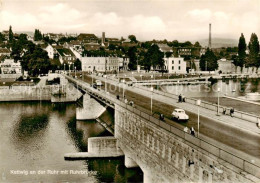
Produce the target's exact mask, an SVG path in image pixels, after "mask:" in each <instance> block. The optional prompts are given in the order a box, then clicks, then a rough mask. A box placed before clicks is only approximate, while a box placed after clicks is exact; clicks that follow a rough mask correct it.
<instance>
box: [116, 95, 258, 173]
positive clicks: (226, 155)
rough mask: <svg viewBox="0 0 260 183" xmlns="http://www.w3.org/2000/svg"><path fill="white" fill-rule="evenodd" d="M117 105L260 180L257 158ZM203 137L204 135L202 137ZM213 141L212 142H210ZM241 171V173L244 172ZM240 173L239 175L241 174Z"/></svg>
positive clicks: (147, 113)
mask: <svg viewBox="0 0 260 183" xmlns="http://www.w3.org/2000/svg"><path fill="white" fill-rule="evenodd" d="M116 104H117V105H119V106H121V107H123V108H125V109H127V110H129V111H131V112H133V113H135V114H136V115H137V116H139V117H141V118H144V119H146V120H148V121H150V122H152V123H153V124H155V125H157V126H159V127H161V128H163V129H165V130H167V131H168V132H171V133H172V134H174V135H176V136H177V137H180V138H182V139H184V140H185V141H186V142H187V144H189V145H190V146H191V147H193V148H195V149H197V148H200V149H202V150H204V151H206V152H209V153H211V154H213V155H215V156H216V157H217V158H219V159H221V160H223V161H225V162H228V163H230V164H232V165H233V166H235V167H238V168H240V169H241V170H242V171H244V172H247V173H249V174H252V175H254V176H256V177H258V178H260V174H259V171H260V160H259V159H256V158H255V157H253V156H251V155H248V154H246V153H244V152H241V151H239V150H236V149H234V148H232V147H229V146H226V145H224V144H222V143H219V142H217V141H215V142H214V143H212V141H213V140H210V139H209V138H207V137H204V136H203V139H202V137H200V138H198V137H194V136H192V135H190V134H189V133H186V132H184V131H183V129H179V128H177V127H175V126H172V125H170V124H167V123H165V122H164V121H161V120H159V119H157V118H155V117H154V116H152V115H151V114H149V112H147V110H146V111H144V110H142V109H140V108H139V109H137V108H136V107H132V106H130V105H127V104H125V103H124V102H122V101H119V100H117V101H116ZM200 136H202V135H200ZM210 141H211V142H210ZM242 171H241V172H242ZM241 172H239V173H241Z"/></svg>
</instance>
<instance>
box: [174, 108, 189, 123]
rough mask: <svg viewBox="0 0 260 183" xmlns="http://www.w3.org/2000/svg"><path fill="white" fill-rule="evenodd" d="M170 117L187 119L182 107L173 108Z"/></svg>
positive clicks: (179, 119)
mask: <svg viewBox="0 0 260 183" xmlns="http://www.w3.org/2000/svg"><path fill="white" fill-rule="evenodd" d="M172 117H173V118H175V119H177V120H178V121H181V120H183V121H188V120H189V116H188V115H187V114H186V113H185V111H184V110H183V109H174V111H173V112H172Z"/></svg>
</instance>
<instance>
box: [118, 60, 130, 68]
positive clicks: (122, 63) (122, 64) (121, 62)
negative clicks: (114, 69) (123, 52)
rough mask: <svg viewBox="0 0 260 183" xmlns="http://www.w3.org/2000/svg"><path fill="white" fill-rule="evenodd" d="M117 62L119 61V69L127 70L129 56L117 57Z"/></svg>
mask: <svg viewBox="0 0 260 183" xmlns="http://www.w3.org/2000/svg"><path fill="white" fill-rule="evenodd" d="M118 62H119V68H120V70H121V69H122V70H126V71H127V70H128V64H129V58H127V57H122V58H121V57H120V58H118Z"/></svg>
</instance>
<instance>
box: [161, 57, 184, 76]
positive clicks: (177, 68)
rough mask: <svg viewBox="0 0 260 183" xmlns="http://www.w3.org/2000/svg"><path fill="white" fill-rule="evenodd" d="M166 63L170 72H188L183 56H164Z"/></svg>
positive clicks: (166, 67)
mask: <svg viewBox="0 0 260 183" xmlns="http://www.w3.org/2000/svg"><path fill="white" fill-rule="evenodd" d="M164 64H165V70H168V73H182V74H184V73H186V62H185V61H184V58H182V57H169V58H164Z"/></svg>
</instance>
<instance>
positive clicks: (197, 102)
mask: <svg viewBox="0 0 260 183" xmlns="http://www.w3.org/2000/svg"><path fill="white" fill-rule="evenodd" d="M200 103H201V100H197V101H196V105H197V106H198V137H199V134H200Z"/></svg>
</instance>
